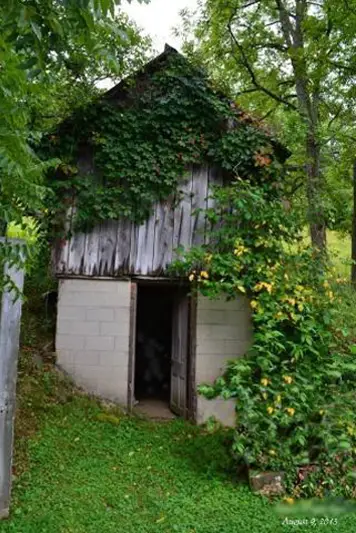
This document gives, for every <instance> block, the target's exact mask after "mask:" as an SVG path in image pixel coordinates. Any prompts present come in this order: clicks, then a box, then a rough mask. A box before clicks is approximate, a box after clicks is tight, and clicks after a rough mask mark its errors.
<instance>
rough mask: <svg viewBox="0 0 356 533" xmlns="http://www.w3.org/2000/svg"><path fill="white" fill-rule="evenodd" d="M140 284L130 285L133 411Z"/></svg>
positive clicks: (131, 404) (129, 400)
mask: <svg viewBox="0 0 356 533" xmlns="http://www.w3.org/2000/svg"><path fill="white" fill-rule="evenodd" d="M137 296H138V284H137V283H136V282H135V281H132V280H131V287H130V330H129V331H130V333H129V365H128V380H127V410H128V412H129V413H132V410H133V407H134V396H135V368H136V326H137Z"/></svg>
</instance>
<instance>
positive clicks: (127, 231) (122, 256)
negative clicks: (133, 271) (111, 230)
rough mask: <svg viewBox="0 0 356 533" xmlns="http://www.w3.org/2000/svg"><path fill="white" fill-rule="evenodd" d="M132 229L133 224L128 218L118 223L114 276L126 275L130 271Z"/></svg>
mask: <svg viewBox="0 0 356 533" xmlns="http://www.w3.org/2000/svg"><path fill="white" fill-rule="evenodd" d="M131 227H132V223H131V222H130V220H129V219H127V218H121V219H120V220H118V221H117V222H116V232H117V241H116V250H115V263H114V275H115V276H119V275H124V274H127V273H128V271H129V265H130V251H131Z"/></svg>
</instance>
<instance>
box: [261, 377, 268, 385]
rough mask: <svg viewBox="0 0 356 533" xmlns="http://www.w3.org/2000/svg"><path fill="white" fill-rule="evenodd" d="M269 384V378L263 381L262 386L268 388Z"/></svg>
mask: <svg viewBox="0 0 356 533" xmlns="http://www.w3.org/2000/svg"><path fill="white" fill-rule="evenodd" d="M268 384H269V379H267V378H262V379H261V385H263V386H264V387H267V385H268Z"/></svg>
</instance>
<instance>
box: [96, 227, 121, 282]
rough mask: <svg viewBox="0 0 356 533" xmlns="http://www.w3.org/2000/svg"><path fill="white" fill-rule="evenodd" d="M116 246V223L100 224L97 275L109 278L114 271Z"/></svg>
mask: <svg viewBox="0 0 356 533" xmlns="http://www.w3.org/2000/svg"><path fill="white" fill-rule="evenodd" d="M116 246H117V222H115V221H108V222H103V223H102V224H100V238H99V275H100V276H110V275H112V273H113V271H114V265H115V250H116Z"/></svg>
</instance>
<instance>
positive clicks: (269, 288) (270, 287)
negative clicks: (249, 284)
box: [253, 281, 273, 294]
mask: <svg viewBox="0 0 356 533" xmlns="http://www.w3.org/2000/svg"><path fill="white" fill-rule="evenodd" d="M262 289H266V290H267V292H268V293H269V294H271V292H272V290H273V283H267V282H266V281H260V282H259V283H257V284H256V285H255V286H254V288H253V290H254V291H256V292H258V291H261V290H262Z"/></svg>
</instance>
